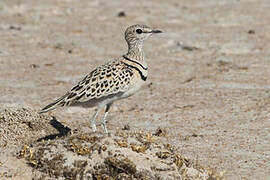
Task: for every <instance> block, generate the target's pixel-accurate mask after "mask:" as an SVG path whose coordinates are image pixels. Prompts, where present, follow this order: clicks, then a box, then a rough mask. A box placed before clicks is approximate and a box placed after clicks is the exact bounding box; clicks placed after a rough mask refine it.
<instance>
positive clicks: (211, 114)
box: [0, 0, 270, 179]
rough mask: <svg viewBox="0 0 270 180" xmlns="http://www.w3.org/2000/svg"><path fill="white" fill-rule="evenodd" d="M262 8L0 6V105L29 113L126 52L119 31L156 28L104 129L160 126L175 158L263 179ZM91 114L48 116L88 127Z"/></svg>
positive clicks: (269, 157)
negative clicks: (132, 86)
mask: <svg viewBox="0 0 270 180" xmlns="http://www.w3.org/2000/svg"><path fill="white" fill-rule="evenodd" d="M269 8H270V2H269V1H268V0H226V1H217V0H208V1H200V0H167V1H162V0H149V1H144V0H137V1H125V0H115V1H106V0H1V1H0V107H1V108H4V107H5V108H6V107H16V108H22V107H23V108H31V109H33V110H39V109H40V108H41V107H43V106H45V105H47V104H48V103H50V102H51V101H52V100H54V99H56V98H57V97H59V96H61V95H63V94H64V93H65V92H66V91H67V90H68V89H69V88H71V87H72V85H73V84H74V83H76V82H77V81H78V80H79V79H81V78H82V77H83V76H84V75H85V74H87V73H88V72H89V71H91V70H92V69H93V68H94V67H96V66H97V65H100V64H102V63H104V62H106V61H108V60H109V59H113V58H117V57H119V56H121V55H122V54H124V53H126V51H127V46H126V42H125V40H124V31H125V29H126V28H127V27H128V26H130V25H133V24H146V25H148V26H150V27H153V28H157V29H160V30H162V31H163V32H164V33H162V34H159V35H156V36H153V37H151V38H150V39H149V40H147V42H145V47H144V50H145V54H146V58H147V62H148V65H149V69H150V72H149V80H148V82H147V85H146V86H145V87H144V88H143V90H141V91H140V92H139V93H137V94H135V95H134V96H132V97H130V98H129V99H126V100H122V101H120V102H117V103H115V106H114V107H113V108H112V111H111V112H110V114H109V122H108V129H109V131H114V129H121V128H122V127H123V126H124V125H127V124H128V125H129V126H130V127H131V129H132V130H148V131H155V130H156V129H157V128H163V129H164V130H166V131H167V132H168V138H167V141H168V142H170V143H172V144H174V145H176V146H177V147H178V148H180V149H181V152H182V153H183V154H184V155H185V156H187V157H189V158H192V159H193V160H196V161H197V162H198V163H200V164H203V165H205V166H209V167H211V168H215V169H217V170H218V171H225V172H226V173H225V177H226V178H227V179H267V176H269V172H270V151H269V150H270V143H269V141H270V135H269V134H270V128H269V127H270V120H269V119H270V106H269V105H270V92H269V90H270V70H269V65H270V61H269V55H270V50H269V49H270V43H269V40H270V26H269V24H270V11H269ZM93 113H94V109H80V108H65V109H57V110H55V111H53V112H52V113H51V115H54V116H56V117H57V119H58V120H59V121H60V122H61V123H63V124H64V125H66V126H69V127H76V128H78V129H80V130H82V131H91V129H90V126H89V120H88V119H89V118H90V117H91V116H92V114H93ZM100 130H101V131H102V129H100Z"/></svg>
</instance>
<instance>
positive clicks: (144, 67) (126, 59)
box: [123, 55, 148, 70]
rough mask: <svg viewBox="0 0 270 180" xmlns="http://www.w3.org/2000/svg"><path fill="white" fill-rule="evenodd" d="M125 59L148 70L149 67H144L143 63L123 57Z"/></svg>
mask: <svg viewBox="0 0 270 180" xmlns="http://www.w3.org/2000/svg"><path fill="white" fill-rule="evenodd" d="M123 58H125V59H126V60H128V61H130V62H133V63H135V64H138V65H139V66H141V68H143V69H144V70H147V69H148V67H144V66H143V65H142V64H141V63H139V62H137V61H134V60H132V59H129V58H128V57H126V56H125V55H124V56H123Z"/></svg>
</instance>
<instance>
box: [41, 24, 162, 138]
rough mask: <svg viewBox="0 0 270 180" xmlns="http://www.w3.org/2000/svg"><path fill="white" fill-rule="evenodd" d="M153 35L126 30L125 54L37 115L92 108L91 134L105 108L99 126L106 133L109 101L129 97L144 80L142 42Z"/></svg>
mask: <svg viewBox="0 0 270 180" xmlns="http://www.w3.org/2000/svg"><path fill="white" fill-rule="evenodd" d="M155 33H161V31H160V30H154V29H151V28H150V27H148V26H146V25H138V24H137V25H133V26H130V27H128V28H127V29H126V31H125V39H126V41H127V44H128V52H127V53H126V54H125V55H123V56H121V57H119V58H117V59H114V60H111V61H108V62H107V63H106V64H104V65H101V66H98V67H97V68H96V69H94V70H93V71H91V72H90V73H89V74H87V75H86V76H85V77H84V78H83V79H82V80H81V81H79V82H78V83H77V84H76V85H75V86H74V87H73V88H72V89H71V90H70V91H68V92H67V93H66V94H65V95H63V96H62V97H60V98H59V99H57V100H56V101H54V102H53V103H51V104H49V105H47V106H46V107H44V108H43V109H42V110H41V111H40V112H39V113H45V112H48V111H50V110H53V109H55V108H57V107H60V106H84V107H92V106H93V105H94V106H97V107H98V108H97V111H96V113H95V114H94V116H93V117H92V119H91V121H90V122H91V127H92V129H93V131H96V117H97V115H98V113H99V112H100V111H101V110H102V109H103V108H105V114H104V116H103V120H102V126H103V129H104V132H105V133H108V131H107V127H106V117H107V115H108V112H109V109H110V107H111V105H112V104H113V102H114V101H116V100H119V99H123V98H127V97H129V96H131V95H133V94H134V93H135V92H136V91H138V90H139V89H140V88H141V86H142V85H143V84H144V82H145V81H146V79H147V73H148V66H147V63H146V61H145V56H144V52H143V42H144V40H146V39H147V38H148V37H149V36H151V35H152V34H155Z"/></svg>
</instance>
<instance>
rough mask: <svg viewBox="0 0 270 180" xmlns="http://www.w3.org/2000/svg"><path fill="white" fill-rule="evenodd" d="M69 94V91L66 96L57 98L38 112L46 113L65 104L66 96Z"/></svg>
mask: <svg viewBox="0 0 270 180" xmlns="http://www.w3.org/2000/svg"><path fill="white" fill-rule="evenodd" d="M68 95H69V93H67V94H65V95H64V96H62V97H60V98H59V99H57V100H56V101H54V102H53V103H51V104H49V105H47V106H46V107H44V108H43V109H41V110H40V111H39V112H38V113H39V114H41V113H45V112H48V111H51V110H53V109H55V108H57V107H59V106H64V105H65V104H66V100H65V98H66V97H67V96H68Z"/></svg>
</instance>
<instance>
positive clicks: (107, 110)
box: [101, 103, 112, 134]
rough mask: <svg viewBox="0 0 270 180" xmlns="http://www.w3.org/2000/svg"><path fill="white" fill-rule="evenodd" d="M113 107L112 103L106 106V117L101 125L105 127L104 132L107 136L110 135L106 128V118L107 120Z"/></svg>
mask: <svg viewBox="0 0 270 180" xmlns="http://www.w3.org/2000/svg"><path fill="white" fill-rule="evenodd" d="M111 105H112V103H110V104H107V105H106V109H105V113H104V116H103V119H102V122H101V125H102V126H103V129H104V132H105V133H106V134H108V130H107V127H106V122H107V119H106V118H107V115H108V113H109V110H110V107H111Z"/></svg>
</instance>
